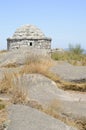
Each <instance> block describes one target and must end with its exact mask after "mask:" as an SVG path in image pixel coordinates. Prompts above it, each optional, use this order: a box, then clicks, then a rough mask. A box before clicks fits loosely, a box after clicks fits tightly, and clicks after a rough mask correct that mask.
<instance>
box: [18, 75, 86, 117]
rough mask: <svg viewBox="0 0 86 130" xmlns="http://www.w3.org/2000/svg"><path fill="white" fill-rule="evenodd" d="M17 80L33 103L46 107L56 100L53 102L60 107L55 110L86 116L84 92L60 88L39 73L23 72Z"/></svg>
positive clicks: (76, 115) (85, 96)
mask: <svg viewBox="0 0 86 130" xmlns="http://www.w3.org/2000/svg"><path fill="white" fill-rule="evenodd" d="M18 80H19V86H21V87H23V89H24V88H25V89H26V90H27V92H28V97H29V98H30V100H32V101H33V104H35V103H36V102H37V103H38V104H40V105H42V106H43V107H44V108H46V107H48V106H51V105H52V103H53V102H55V101H56V102H55V103H57V104H58V108H60V109H59V111H58V108H57V112H60V113H65V114H69V115H70V116H71V115H72V117H74V118H77V117H79V118H84V117H85V118H86V95H85V94H80V93H70V92H67V91H64V90H61V89H59V88H58V86H57V85H56V83H55V82H54V81H52V80H50V79H48V78H47V77H45V76H43V75H40V74H25V75H23V76H21V77H19V78H18ZM35 101H36V102H35ZM55 103H54V104H55ZM72 104H73V105H72ZM55 107H56V106H55ZM69 111H70V112H69Z"/></svg>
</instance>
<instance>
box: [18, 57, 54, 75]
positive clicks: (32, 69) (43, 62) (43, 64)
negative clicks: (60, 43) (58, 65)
mask: <svg viewBox="0 0 86 130" xmlns="http://www.w3.org/2000/svg"><path fill="white" fill-rule="evenodd" d="M45 58H46V57H45ZM53 64H54V62H53V61H52V60H51V59H44V58H39V59H38V58H36V57H34V58H33V57H32V59H30V61H29V59H28V60H27V62H26V65H24V67H23V68H22V70H21V72H20V73H21V74H24V73H26V74H27V73H39V74H43V75H45V76H46V75H47V73H48V69H49V67H50V66H52V65H53Z"/></svg>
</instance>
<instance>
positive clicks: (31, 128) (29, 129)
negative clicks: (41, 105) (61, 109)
mask: <svg viewBox="0 0 86 130" xmlns="http://www.w3.org/2000/svg"><path fill="white" fill-rule="evenodd" d="M8 114H9V120H10V123H9V125H8V128H7V130H77V129H76V128H72V127H70V126H68V125H66V124H64V123H63V122H61V121H60V120H58V119H55V118H53V117H51V116H49V115H46V114H45V113H42V112H40V111H38V110H36V109H34V108H30V107H28V106H23V105H12V106H10V107H9V108H8Z"/></svg>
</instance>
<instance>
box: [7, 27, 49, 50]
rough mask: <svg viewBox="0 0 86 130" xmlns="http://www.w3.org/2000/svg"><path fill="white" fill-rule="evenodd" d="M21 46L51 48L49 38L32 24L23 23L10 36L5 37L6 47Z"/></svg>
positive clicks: (14, 47) (15, 47)
mask: <svg viewBox="0 0 86 130" xmlns="http://www.w3.org/2000/svg"><path fill="white" fill-rule="evenodd" d="M22 47H28V48H30V49H31V48H37V49H48V50H50V49H51V38H48V37H46V36H45V35H44V34H43V32H41V30H40V29H39V28H37V27H35V26H34V25H24V26H21V27H20V28H18V29H17V30H16V31H15V33H14V34H13V36H12V37H11V38H8V39H7V49H8V50H12V49H19V48H22Z"/></svg>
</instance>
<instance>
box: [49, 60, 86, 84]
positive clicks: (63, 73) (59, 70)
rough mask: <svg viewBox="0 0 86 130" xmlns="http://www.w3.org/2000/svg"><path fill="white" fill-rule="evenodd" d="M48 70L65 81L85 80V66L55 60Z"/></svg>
mask: <svg viewBox="0 0 86 130" xmlns="http://www.w3.org/2000/svg"><path fill="white" fill-rule="evenodd" d="M50 71H52V72H53V73H55V74H57V75H58V76H60V77H61V78H62V79H63V80H66V81H71V82H86V66H73V65H71V64H69V63H67V62H57V64H56V65H55V66H53V67H51V69H50Z"/></svg>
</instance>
